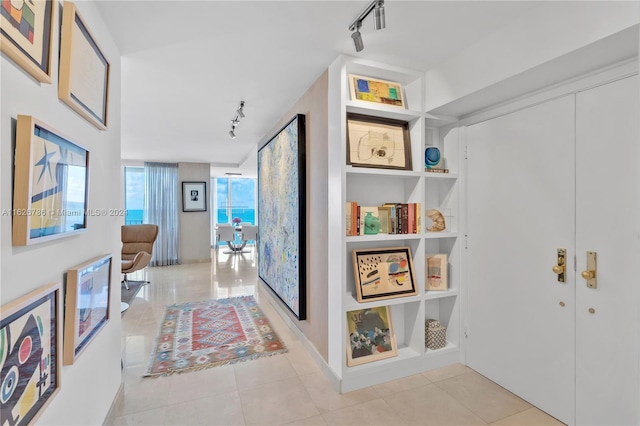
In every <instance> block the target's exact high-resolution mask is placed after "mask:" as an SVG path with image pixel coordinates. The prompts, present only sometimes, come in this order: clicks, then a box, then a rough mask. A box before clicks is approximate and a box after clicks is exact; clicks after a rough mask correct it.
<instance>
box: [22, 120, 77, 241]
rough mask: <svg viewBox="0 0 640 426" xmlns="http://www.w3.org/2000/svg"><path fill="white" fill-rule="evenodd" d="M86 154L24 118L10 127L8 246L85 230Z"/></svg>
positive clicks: (68, 140) (56, 133) (44, 126)
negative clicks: (13, 138) (12, 149)
mask: <svg viewBox="0 0 640 426" xmlns="http://www.w3.org/2000/svg"><path fill="white" fill-rule="evenodd" d="M88 191H89V151H87V150H86V149H84V148H82V147H81V146H80V145H77V144H76V143H74V142H72V141H71V140H70V139H69V138H68V137H66V136H64V135H63V134H62V133H60V132H58V131H57V130H55V129H53V128H52V127H50V126H48V125H46V124H44V123H42V122H41V121H39V120H36V119H35V118H34V117H32V116H29V115H19V116H18V119H17V126H16V152H15V176H14V183H13V245H14V246H25V245H30V244H35V243H39V242H43V241H49V240H52V239H55V238H62V237H67V236H70V235H73V234H75V233H78V232H83V231H85V230H86V228H87V216H86V212H87V198H88Z"/></svg>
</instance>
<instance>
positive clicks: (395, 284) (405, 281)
mask: <svg viewBox="0 0 640 426" xmlns="http://www.w3.org/2000/svg"><path fill="white" fill-rule="evenodd" d="M352 258H353V274H354V278H355V287H356V299H357V300H358V302H361V303H362V302H368V301H371V300H382V299H393V298H396V297H407V296H416V295H417V294H418V286H417V285H416V280H415V277H414V274H413V259H412V256H411V247H392V248H374V249H354V250H353V252H352Z"/></svg>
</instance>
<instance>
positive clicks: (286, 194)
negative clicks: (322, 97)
mask: <svg viewBox="0 0 640 426" xmlns="http://www.w3.org/2000/svg"><path fill="white" fill-rule="evenodd" d="M305 143H306V127H305V116H304V115H303V114H297V115H296V116H294V117H293V118H292V119H291V120H290V121H289V122H288V123H287V124H285V125H284V127H282V129H280V130H279V131H278V132H277V133H276V134H275V136H273V137H272V138H271V139H269V141H268V142H266V143H265V144H264V145H263V146H262V147H261V148H260V149H259V150H258V223H259V224H260V227H259V228H258V232H259V234H258V259H259V262H258V277H260V279H261V280H262V281H263V282H264V283H265V284H266V285H267V287H269V289H271V290H272V291H273V293H274V294H275V295H276V296H278V298H279V299H280V300H281V301H282V302H283V303H284V305H285V306H286V307H287V308H288V309H289V310H290V311H291V313H292V314H293V315H294V316H295V317H296V318H297V319H298V320H303V319H305V318H306V309H307V300H306V297H307V290H306V276H307V272H306V270H307V269H306V267H307V265H306V238H305V235H306V212H307V210H306V202H305V188H306V179H305V175H306V159H305Z"/></svg>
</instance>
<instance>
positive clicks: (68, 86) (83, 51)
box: [58, 1, 109, 130]
mask: <svg viewBox="0 0 640 426" xmlns="http://www.w3.org/2000/svg"><path fill="white" fill-rule="evenodd" d="M108 93H109V61H108V60H107V58H106V57H105V56H104V54H103V53H102V50H101V49H100V46H98V43H97V42H96V40H95V37H94V36H93V35H92V34H91V31H90V30H89V28H88V27H87V25H86V23H85V21H84V20H83V19H82V16H81V15H80V13H79V12H78V9H77V8H76V5H75V4H73V3H72V2H69V1H65V2H64V4H63V8H62V34H61V38H60V77H59V81H58V97H59V98H60V99H61V100H62V101H63V102H64V103H66V104H67V105H69V106H70V107H71V108H72V109H73V110H74V111H76V112H77V113H78V114H80V115H81V116H82V117H84V118H85V119H86V120H87V121H89V122H90V123H91V124H93V125H94V126H96V127H97V128H98V129H100V130H105V129H106V128H107V106H108Z"/></svg>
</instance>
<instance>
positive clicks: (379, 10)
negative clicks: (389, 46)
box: [349, 0, 387, 52]
mask: <svg viewBox="0 0 640 426" xmlns="http://www.w3.org/2000/svg"><path fill="white" fill-rule="evenodd" d="M372 11H373V28H374V29H376V30H381V29H383V28H385V27H386V26H387V24H386V21H385V14H384V0H373V1H372V2H371V3H369V5H368V6H367V7H365V8H364V10H363V11H362V12H360V15H358V17H357V18H356V19H354V20H353V22H352V23H351V25H349V31H353V33H352V34H351V38H352V39H353V43H354V45H355V48H356V52H361V51H362V49H364V43H363V42H362V34H360V27H362V21H363V20H364V18H366V17H367V16H368V15H369V14H370V13H371V12H372Z"/></svg>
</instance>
